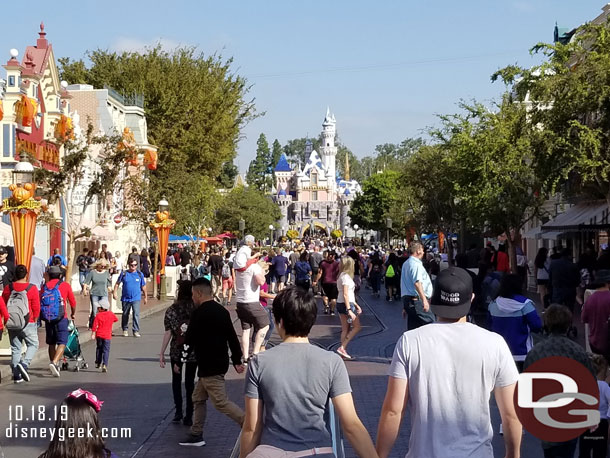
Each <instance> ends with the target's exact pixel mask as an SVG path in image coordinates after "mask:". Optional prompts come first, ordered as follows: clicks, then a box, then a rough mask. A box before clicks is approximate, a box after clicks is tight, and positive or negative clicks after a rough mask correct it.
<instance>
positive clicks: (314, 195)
mask: <svg viewBox="0 0 610 458" xmlns="http://www.w3.org/2000/svg"><path fill="white" fill-rule="evenodd" d="M311 200H318V191H311Z"/></svg>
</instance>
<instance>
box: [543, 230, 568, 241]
mask: <svg viewBox="0 0 610 458" xmlns="http://www.w3.org/2000/svg"><path fill="white" fill-rule="evenodd" d="M561 234H563V232H557V231H551V232H543V233H542V234H540V236H539V237H540V238H541V239H544V240H557V238H559V236H560V235H561Z"/></svg>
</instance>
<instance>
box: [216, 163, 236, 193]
mask: <svg viewBox="0 0 610 458" xmlns="http://www.w3.org/2000/svg"><path fill="white" fill-rule="evenodd" d="M238 174H239V169H238V168H237V166H236V165H235V164H234V163H233V161H227V162H225V163H224V164H223V165H222V169H221V170H220V175H218V178H217V179H216V181H217V182H218V185H219V186H220V187H221V188H224V189H228V188H231V187H233V183H235V177H236V176H237V175H238Z"/></svg>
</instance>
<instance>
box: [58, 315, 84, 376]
mask: <svg viewBox="0 0 610 458" xmlns="http://www.w3.org/2000/svg"><path fill="white" fill-rule="evenodd" d="M68 332H69V333H70V335H69V336H68V343H67V344H66V348H65V349H64V357H63V361H62V363H61V370H62V371H67V370H68V369H69V368H70V361H72V362H74V367H73V368H72V370H73V371H74V372H78V371H79V370H81V369H87V368H88V367H89V364H87V362H86V361H85V358H83V354H82V351H81V348H80V342H79V341H78V336H79V333H78V329H76V326H75V325H74V321H70V323H69V324H68Z"/></svg>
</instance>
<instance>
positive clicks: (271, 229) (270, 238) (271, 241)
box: [269, 224, 275, 247]
mask: <svg viewBox="0 0 610 458" xmlns="http://www.w3.org/2000/svg"><path fill="white" fill-rule="evenodd" d="M274 229H275V228H274V227H273V224H270V225H269V232H270V233H269V246H270V247H271V246H273V230H274Z"/></svg>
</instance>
